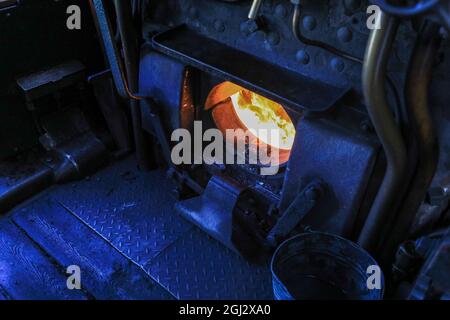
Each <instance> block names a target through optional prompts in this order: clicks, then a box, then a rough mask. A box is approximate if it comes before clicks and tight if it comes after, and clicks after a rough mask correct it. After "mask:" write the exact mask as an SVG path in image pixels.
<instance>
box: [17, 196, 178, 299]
mask: <svg viewBox="0 0 450 320" xmlns="http://www.w3.org/2000/svg"><path fill="white" fill-rule="evenodd" d="M12 219H13V221H14V223H15V224H16V225H18V226H19V227H20V229H21V230H22V231H23V232H24V233H25V234H26V235H27V236H28V237H30V238H32V239H33V241H35V242H36V243H37V244H38V245H39V247H40V248H42V249H43V250H45V252H46V253H47V254H48V255H49V256H51V257H52V259H54V260H55V261H56V262H57V263H58V264H59V265H60V266H61V267H62V269H65V268H67V267H68V266H70V265H77V266H79V267H80V270H81V272H82V273H81V276H82V278H81V284H82V288H83V289H84V290H86V291H87V292H89V294H90V295H91V296H93V297H95V298H96V299H102V300H103V299H114V300H115V299H125V300H127V299H172V298H173V297H172V296H171V295H170V294H169V293H168V292H167V291H166V290H164V289H163V288H161V287H160V286H159V285H158V284H157V283H156V282H155V281H153V280H152V279H151V278H150V277H148V275H147V274H146V273H145V272H144V271H143V270H142V269H141V268H139V266H137V265H135V264H134V263H133V262H132V261H130V260H128V259H127V258H126V257H125V256H123V255H122V254H121V253H119V252H118V251H117V250H116V249H115V248H114V247H112V246H111V245H110V244H109V243H108V242H107V241H105V240H104V239H103V238H102V237H101V236H99V235H98V234H97V233H96V232H94V231H93V230H92V229H91V228H90V227H89V226H87V225H86V224H84V223H83V222H81V221H80V220H79V219H78V218H76V217H75V216H73V215H72V214H71V213H69V212H68V211H67V210H66V209H64V208H63V207H62V206H61V205H60V204H58V203H57V202H55V201H54V200H51V199H50V198H49V197H47V196H44V197H42V198H40V199H38V200H37V201H35V202H33V203H31V204H29V205H27V206H25V207H24V208H22V209H19V210H16V212H15V213H14V214H13V216H12Z"/></svg>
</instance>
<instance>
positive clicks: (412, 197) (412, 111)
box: [383, 22, 440, 261]
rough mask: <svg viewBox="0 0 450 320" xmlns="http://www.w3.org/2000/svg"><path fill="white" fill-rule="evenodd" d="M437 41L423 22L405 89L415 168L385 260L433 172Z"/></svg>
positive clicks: (433, 31) (409, 222)
mask: <svg viewBox="0 0 450 320" xmlns="http://www.w3.org/2000/svg"><path fill="white" fill-rule="evenodd" d="M439 44H440V39H439V25H437V24H435V23H432V22H427V23H426V25H425V26H424V28H423V29H422V31H421V33H420V34H419V36H418V38H417V41H416V46H415V50H414V52H413V55H412V57H411V61H410V65H409V70H408V76H407V80H406V92H405V95H406V102H407V103H406V108H407V113H408V115H409V122H410V127H411V130H412V133H413V135H414V139H415V142H416V146H417V167H416V168H415V171H414V172H415V173H414V175H413V178H412V181H411V183H410V185H409V188H408V190H409V193H408V194H407V195H406V198H405V200H404V202H403V203H402V207H401V210H400V212H399V216H398V218H397V219H396V221H395V224H394V226H393V228H392V230H391V232H390V234H389V236H388V238H387V240H386V241H385V245H384V246H383V260H385V261H389V259H391V258H392V256H393V254H394V253H395V251H396V250H397V247H398V246H399V245H400V243H401V242H403V241H405V240H406V238H407V237H408V232H409V230H410V228H411V225H412V223H413V221H414V218H415V215H416V213H417V210H418V209H419V207H420V204H421V203H422V201H423V200H424V198H425V196H426V193H427V191H428V188H429V187H430V184H431V181H432V179H433V176H434V174H435V173H436V168H437V164H438V159H439V148H438V141H437V137H436V133H435V131H434V127H433V121H432V118H431V115H430V112H429V107H428V88H429V85H430V82H431V78H432V71H433V62H434V61H435V57H436V54H437V51H438V49H439Z"/></svg>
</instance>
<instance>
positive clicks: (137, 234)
mask: <svg viewBox="0 0 450 320" xmlns="http://www.w3.org/2000/svg"><path fill="white" fill-rule="evenodd" d="M172 188H173V185H172V184H171V182H170V180H168V179H167V178H166V176H165V174H164V172H163V171H156V172H150V173H148V174H147V173H142V172H139V170H138V168H137V166H136V165H135V164H134V162H133V159H132V158H128V159H127V160H126V161H123V162H120V163H118V164H117V165H115V166H111V167H109V168H107V169H105V170H102V171H101V172H100V173H99V174H98V175H96V176H95V177H92V178H89V179H85V180H83V181H80V182H78V183H75V184H68V185H64V186H62V187H60V188H57V189H56V190H55V191H54V192H53V193H52V196H53V197H54V199H56V200H57V201H59V202H60V203H61V204H62V205H63V206H64V207H66V208H67V209H68V210H70V211H71V212H73V213H74V214H75V215H76V216H78V217H79V218H80V219H81V220H83V221H84V222H85V223H86V224H88V225H90V226H91V227H92V228H93V229H94V230H95V231H97V232H98V233H100V234H101V235H102V236H103V237H105V238H106V239H108V240H109V241H110V242H111V244H112V245H114V246H115V247H117V248H118V250H120V251H121V252H122V253H123V254H125V255H126V256H127V257H129V258H130V259H132V260H134V261H136V262H137V263H139V264H144V263H146V262H148V261H149V260H151V259H152V258H154V257H155V256H157V255H158V254H159V253H160V252H161V251H163V250H164V249H165V248H166V247H168V246H169V245H170V244H171V243H173V242H174V241H175V240H176V239H178V238H179V237H180V236H181V235H183V234H184V233H185V232H187V231H188V230H189V229H191V228H192V226H191V225H190V224H189V223H188V222H185V221H184V220H183V219H182V218H180V217H178V216H177V215H176V214H175V213H174V209H173V204H174V199H173V198H172V197H171V192H170V191H171V190H172Z"/></svg>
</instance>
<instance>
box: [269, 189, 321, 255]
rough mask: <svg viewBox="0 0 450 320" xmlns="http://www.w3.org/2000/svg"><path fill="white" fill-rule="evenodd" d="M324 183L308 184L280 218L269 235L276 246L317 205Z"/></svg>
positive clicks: (270, 241) (271, 242)
mask: <svg viewBox="0 0 450 320" xmlns="http://www.w3.org/2000/svg"><path fill="white" fill-rule="evenodd" d="M323 190H324V186H323V183H321V182H318V181H315V182H312V183H310V184H309V185H307V186H306V187H305V188H304V189H303V190H302V191H301V192H300V193H299V194H298V195H297V196H296V197H295V199H294V201H292V203H291V204H290V205H289V207H288V208H287V209H286V211H285V212H284V213H283V214H282V216H281V217H280V218H279V219H278V221H277V223H276V224H275V226H274V227H273V228H272V230H270V232H269V234H268V235H267V238H266V239H267V241H268V242H269V244H270V245H271V246H273V247H276V246H277V245H278V243H279V242H280V240H283V239H285V238H286V237H287V236H288V235H289V234H290V233H291V232H292V231H293V230H294V229H295V228H296V227H297V226H298V225H299V223H300V222H301V221H302V220H303V218H305V216H306V215H307V214H308V213H309V212H310V211H311V210H312V209H313V208H314V207H315V206H316V204H317V202H318V200H319V199H320V196H321V195H322V194H323Z"/></svg>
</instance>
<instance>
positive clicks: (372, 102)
mask: <svg viewBox="0 0 450 320" xmlns="http://www.w3.org/2000/svg"><path fill="white" fill-rule="evenodd" d="M379 19H380V22H381V28H379V29H374V30H372V31H371V33H370V37H369V40H368V44H367V49H366V56H365V59H364V65H363V74H362V79H363V93H364V97H365V102H366V105H367V110H368V112H369V115H370V118H371V120H372V123H373V125H374V127H375V130H376V132H377V135H378V137H379V139H380V141H381V144H382V145H383V149H384V152H385V154H386V161H387V167H386V173H385V176H384V179H383V182H382V184H381V186H380V189H379V191H378V194H377V196H376V198H375V200H374V202H373V204H372V207H371V209H370V212H369V214H368V216H367V219H366V221H365V224H364V226H363V229H362V231H361V234H360V236H359V239H358V243H359V244H360V245H361V246H362V247H363V248H365V249H366V250H368V251H370V252H373V251H374V250H375V249H376V247H377V245H378V242H377V241H378V239H379V236H380V234H381V231H382V228H383V227H384V224H385V222H386V221H387V217H388V215H389V214H394V213H395V203H396V200H397V197H398V191H399V190H401V187H402V183H403V180H404V175H405V169H406V163H407V155H406V147H405V144H404V141H403V138H402V135H401V132H400V129H399V128H398V126H397V124H396V122H395V118H394V116H393V114H392V111H391V108H390V107H389V103H388V99H387V94H386V81H385V79H386V68H387V62H388V59H389V54H390V52H391V48H392V44H393V41H394V39H395V35H396V30H397V27H398V22H397V20H396V19H395V18H393V17H390V16H388V15H386V14H385V13H383V12H382V13H380V17H379Z"/></svg>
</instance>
